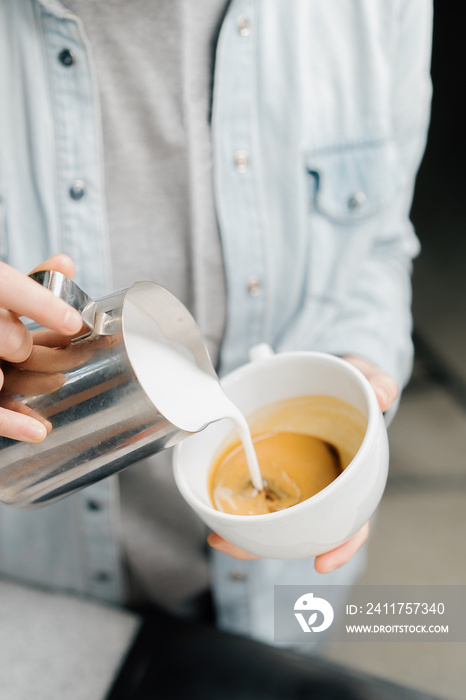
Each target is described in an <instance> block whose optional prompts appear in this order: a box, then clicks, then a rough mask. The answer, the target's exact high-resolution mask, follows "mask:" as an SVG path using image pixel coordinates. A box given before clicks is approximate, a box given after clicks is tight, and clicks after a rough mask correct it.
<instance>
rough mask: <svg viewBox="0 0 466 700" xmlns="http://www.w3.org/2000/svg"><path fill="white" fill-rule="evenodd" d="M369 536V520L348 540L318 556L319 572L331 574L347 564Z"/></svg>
mask: <svg viewBox="0 0 466 700" xmlns="http://www.w3.org/2000/svg"><path fill="white" fill-rule="evenodd" d="M368 536H369V522H367V523H366V524H365V525H363V527H362V528H361V529H360V530H358V532H357V533H356V534H355V535H353V537H351V538H350V539H349V540H348V541H347V542H345V543H344V544H342V545H340V547H337V548H336V549H332V551H331V552H327V553H326V554H320V555H319V556H318V557H316V559H315V562H314V566H315V569H316V571H317V572H318V573H319V574H329V573H330V572H331V571H334V570H335V569H338V568H340V566H343V565H344V564H347V563H348V562H349V560H350V559H351V558H352V557H353V556H354V555H355V554H356V552H357V551H358V550H359V549H360V548H361V547H362V545H363V544H364V542H365V541H366V540H367V538H368Z"/></svg>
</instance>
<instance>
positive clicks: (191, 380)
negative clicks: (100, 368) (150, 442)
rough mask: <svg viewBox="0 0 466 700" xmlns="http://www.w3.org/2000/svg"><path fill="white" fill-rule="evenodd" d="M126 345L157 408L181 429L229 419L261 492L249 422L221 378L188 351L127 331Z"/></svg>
mask: <svg viewBox="0 0 466 700" xmlns="http://www.w3.org/2000/svg"><path fill="white" fill-rule="evenodd" d="M125 342H126V347H127V350H128V355H129V357H130V359H131V362H132V365H133V368H134V371H135V373H136V375H137V378H138V380H139V383H140V384H141V386H142V388H143V389H144V391H145V392H146V394H147V395H148V396H149V398H150V399H151V401H152V402H153V403H154V405H155V406H156V407H157V409H158V411H160V413H161V414H162V415H163V416H165V418H167V420H169V421H170V423H173V424H174V425H176V426H177V427H178V428H181V430H185V431H186V432H197V431H199V430H201V429H202V428H204V427H205V426H206V425H208V424H209V423H213V422H214V421H218V420H222V419H224V418H229V419H230V420H231V421H232V423H233V425H234V427H235V429H236V432H237V433H238V436H239V438H240V440H241V442H242V444H243V447H244V452H245V456H246V460H247V463H248V468H249V473H250V476H251V481H252V484H253V486H254V488H256V489H257V490H258V491H262V489H263V488H264V483H263V480H262V475H261V470H260V467H259V462H258V461H257V456H256V451H255V449H254V444H253V441H252V437H251V433H250V430H249V426H248V424H247V421H246V419H245V417H244V416H243V414H242V413H241V411H240V410H239V409H238V408H237V406H235V404H234V403H233V402H232V401H230V399H229V398H228V397H227V396H226V394H225V393H224V391H223V389H222V387H221V386H220V383H219V382H218V380H217V379H216V378H215V377H214V376H211V375H209V374H207V373H206V372H203V371H202V370H201V369H199V367H198V366H197V365H196V364H195V362H194V360H193V358H192V356H191V355H190V353H188V351H184V352H183V349H182V348H181V349H180V346H178V345H177V346H176V348H170V347H168V346H167V345H166V344H163V343H158V342H156V341H154V340H152V339H150V338H146V337H144V336H141V335H138V334H135V333H126V335H125Z"/></svg>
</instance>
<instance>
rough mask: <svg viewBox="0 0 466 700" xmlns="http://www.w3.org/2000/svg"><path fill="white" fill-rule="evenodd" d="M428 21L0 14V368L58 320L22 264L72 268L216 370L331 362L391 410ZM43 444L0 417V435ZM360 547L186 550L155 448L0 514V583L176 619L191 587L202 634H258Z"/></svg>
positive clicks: (250, 8)
mask: <svg viewBox="0 0 466 700" xmlns="http://www.w3.org/2000/svg"><path fill="white" fill-rule="evenodd" d="M431 25H432V8H431V4H430V3H429V2H428V1H427V0H409V1H408V0H389V1H388V2H385V3H383V4H377V5H374V4H373V3H372V2H370V0H360V1H359V2H353V3H348V2H342V1H341V0H332V2H328V3H323V2H316V1H312V0H293V1H292V2H289V3H282V2H280V1H279V0H267V1H265V0H247V1H243V0H231V2H227V1H226V0H199V1H198V2H196V3H190V2H188V0H172V2H170V3H164V2H149V0H136V1H135V2H132V3H125V2H124V1H123V0H108V2H106V3H97V2H93V1H92V0H63V2H59V0H3V2H2V3H1V4H0V66H1V68H0V126H1V128H0V253H1V259H2V262H1V263H0V307H1V309H0V357H1V358H3V360H5V361H9V362H14V363H19V366H20V367H21V368H26V369H27V366H28V365H27V363H28V358H30V356H31V351H32V342H33V341H32V337H31V334H30V333H29V331H28V330H27V329H26V328H25V326H24V325H23V324H22V322H21V321H20V318H19V317H20V316H28V317H30V318H32V319H33V320H35V321H37V322H38V323H40V324H41V325H44V326H46V327H48V328H50V329H52V330H55V331H58V332H61V333H64V334H68V335H71V334H72V333H73V332H74V331H75V330H76V327H77V324H78V319H77V317H76V313H74V312H73V310H72V309H71V308H70V307H66V306H65V305H64V303H63V302H61V301H59V300H56V299H54V298H53V296H52V295H51V294H50V293H49V292H47V290H43V289H41V288H40V286H39V285H37V284H36V283H35V282H33V281H32V280H30V279H28V278H27V276H26V273H27V272H29V271H30V270H32V269H46V268H51V267H53V268H54V269H57V270H59V271H61V272H64V273H65V274H67V275H69V276H73V275H74V273H75V270H76V281H77V282H78V284H79V285H80V286H81V287H82V288H83V289H84V290H85V291H86V292H87V293H89V294H90V295H91V296H94V297H97V296H100V295H102V294H104V293H106V292H108V291H110V290H111V289H112V288H117V287H125V286H129V285H130V284H131V283H132V282H134V281H135V280H140V279H147V280H153V281H155V282H158V283H159V284H162V285H164V286H166V287H167V288H168V289H170V291H172V292H173V293H174V294H175V295H176V296H177V297H178V298H179V299H180V300H181V301H183V303H185V304H186V305H187V306H188V308H189V309H190V310H191V311H192V313H193V314H194V316H195V318H196V320H197V322H198V324H199V326H200V329H201V332H202V333H203V336H204V338H205V339H206V342H207V344H208V347H209V350H210V354H211V356H212V359H213V361H214V363H215V365H216V367H217V369H218V371H219V373H220V374H224V373H227V372H229V371H231V370H232V369H234V368H235V367H237V366H239V365H241V364H243V363H244V362H246V361H247V358H248V350H249V348H250V347H251V346H252V345H255V344H256V343H259V342H267V343H269V344H270V345H271V346H272V347H273V348H274V349H275V350H276V351H277V352H280V351H285V350H290V349H294V350H296V349H313V350H319V351H323V352H329V353H334V354H338V355H340V356H343V357H345V358H346V359H348V361H350V362H352V363H353V364H355V365H356V366H357V367H358V368H359V369H361V371H362V372H363V373H364V374H366V376H367V377H368V378H369V381H370V382H371V384H372V386H373V388H374V390H375V392H376V395H377V398H378V400H379V404H380V406H381V408H382V410H383V411H388V412H389V413H391V414H393V412H394V411H395V410H396V406H397V402H398V400H399V397H398V399H397V394H398V388H400V389H401V388H402V387H403V386H404V385H405V384H406V382H407V380H408V378H409V374H410V371H411V364H412V344H411V339H410V330H411V317H410V273H411V266H412V259H413V257H414V256H415V255H417V253H418V250H419V244H418V241H417V238H416V236H415V233H414V231H413V228H412V225H411V223H410V221H409V210H410V205H411V201H412V196H413V190H414V183H415V177H416V172H417V169H418V167H419V163H420V160H421V157H422V154H423V150H424V147H425V142H426V134H427V129H428V121H429V105H430V97H431V84H430V77H429V65H430V42H431ZM41 260H42V261H45V262H43V263H42V264H39V265H38V263H39V262H40V261H41ZM47 430H48V426H47V425H46V424H43V423H41V422H40V421H37V420H35V419H34V418H33V417H31V416H28V415H24V414H20V413H15V412H13V411H11V410H9V409H8V408H5V407H4V408H2V409H0V433H1V434H2V435H4V436H8V437H13V438H15V439H21V440H28V441H32V442H34V441H38V440H42V439H45V440H46V439H47V437H46V435H47ZM367 534H368V525H366V526H365V527H364V528H363V530H362V531H361V532H359V533H357V534H356V535H355V536H354V537H353V538H352V539H351V540H350V541H349V542H347V543H345V544H344V545H342V547H340V548H338V549H337V550H334V551H333V552H330V553H328V554H326V555H322V556H320V557H317V558H316V559H315V562H314V560H300V561H297V562H285V563H284V562H280V561H274V560H264V559H263V560H254V559H249V558H248V554H247V553H245V552H243V551H240V550H238V549H237V548H235V547H234V546H233V545H231V544H229V543H227V542H225V541H223V540H221V538H219V537H218V536H217V535H215V533H211V534H210V535H209V543H210V545H211V548H210V549H208V548H206V545H205V542H206V539H205V538H206V532H205V529H204V526H203V525H202V524H201V523H200V522H199V521H198V520H197V518H196V516H195V515H194V514H193V513H191V511H190V510H189V509H188V507H187V506H186V505H185V504H184V502H183V501H182V499H181V497H180V496H179V494H178V493H177V491H176V487H175V485H174V482H173V477H172V474H171V468H170V455H169V453H168V451H166V452H163V453H160V454H159V455H156V456H155V457H153V458H150V459H149V460H145V461H144V462H142V463H140V464H139V465H136V466H134V467H131V468H130V469H128V470H126V471H125V472H123V473H122V474H121V475H120V476H119V477H118V478H116V477H115V478H111V479H107V480H104V481H101V482H99V483H97V484H95V485H93V486H91V487H89V488H87V489H84V490H83V491H81V492H78V493H76V494H74V495H73V496H70V497H69V498H66V499H64V500H62V501H59V502H57V503H54V504H52V505H50V506H48V507H46V508H43V509H40V510H36V511H17V510H14V509H12V508H8V507H5V506H2V507H1V508H0V575H2V576H6V577H10V578H14V579H15V580H18V581H23V582H26V583H30V584H34V585H40V586H46V587H49V588H54V589H57V590H64V591H68V592H72V593H74V594H77V595H85V596H91V597H94V598H96V599H101V600H106V601H111V602H116V603H121V602H126V603H129V604H135V605H138V604H139V605H144V604H148V603H150V604H157V605H161V606H163V607H165V608H167V609H169V610H172V611H174V612H176V613H179V614H183V613H186V614H189V613H194V611H195V610H196V609H197V606H198V605H199V601H200V600H201V599H202V593H203V591H205V590H206V589H208V588H209V586H210V588H211V590H212V595H213V600H214V603H215V607H216V617H217V624H218V625H219V626H220V627H222V628H223V629H227V630H230V631H232V632H237V633H240V634H249V635H251V636H254V637H257V638H259V639H264V640H267V641H270V639H271V625H270V620H271V609H272V607H271V599H272V595H273V585H274V584H275V583H290V584H303V583H305V584H311V583H313V582H316V581H320V580H321V575H322V573H326V577H325V582H326V583H349V582H351V581H354V580H355V578H356V577H357V575H358V574H359V573H360V571H361V569H362V566H363V564H364V551H363V549H361V545H362V544H363V543H364V541H365V539H366V538H367ZM229 555H231V556H229ZM343 564H345V566H343V567H342V568H340V567H341V566H342V565H343Z"/></svg>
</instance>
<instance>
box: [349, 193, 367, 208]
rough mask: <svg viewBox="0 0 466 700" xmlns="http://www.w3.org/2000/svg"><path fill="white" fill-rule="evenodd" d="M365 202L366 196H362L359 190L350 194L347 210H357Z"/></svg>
mask: <svg viewBox="0 0 466 700" xmlns="http://www.w3.org/2000/svg"><path fill="white" fill-rule="evenodd" d="M365 201H366V195H365V194H364V192H362V191H361V190H359V191H358V192H355V193H354V194H352V195H351V197H350V198H349V199H348V209H359V207H362V205H363V204H364V202H365Z"/></svg>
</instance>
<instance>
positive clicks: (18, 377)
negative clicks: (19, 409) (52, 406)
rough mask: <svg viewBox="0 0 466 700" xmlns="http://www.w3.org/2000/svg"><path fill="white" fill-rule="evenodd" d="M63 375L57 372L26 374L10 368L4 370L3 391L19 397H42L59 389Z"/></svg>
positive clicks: (63, 381)
mask: <svg viewBox="0 0 466 700" xmlns="http://www.w3.org/2000/svg"><path fill="white" fill-rule="evenodd" d="M65 379H66V377H65V375H64V374H59V373H58V372H53V373H50V374H48V373H46V372H28V371H27V370H19V369H16V368H15V367H11V369H9V370H5V381H4V389H5V391H7V392H12V393H13V392H14V393H15V394H17V395H19V396H43V395H44V394H52V393H53V392H54V391H58V389H61V387H62V386H63V384H64V383H65Z"/></svg>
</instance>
